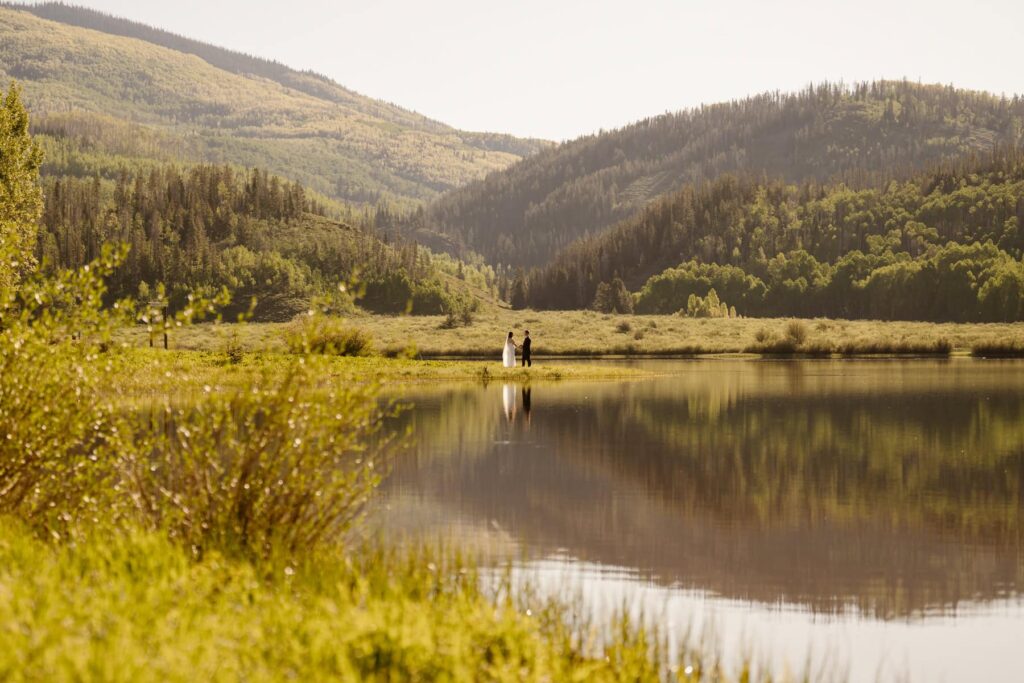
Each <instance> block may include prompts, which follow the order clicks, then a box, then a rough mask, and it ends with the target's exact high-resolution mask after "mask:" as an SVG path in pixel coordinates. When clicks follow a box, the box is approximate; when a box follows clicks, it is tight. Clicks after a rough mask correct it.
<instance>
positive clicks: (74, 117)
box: [0, 4, 546, 202]
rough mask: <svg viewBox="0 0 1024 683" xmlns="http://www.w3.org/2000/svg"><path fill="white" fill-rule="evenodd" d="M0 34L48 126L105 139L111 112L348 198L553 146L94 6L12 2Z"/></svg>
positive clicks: (203, 150) (186, 147)
mask: <svg viewBox="0 0 1024 683" xmlns="http://www.w3.org/2000/svg"><path fill="white" fill-rule="evenodd" d="M0 37H2V40H0V79H2V80H4V81H6V80H8V79H11V78H15V79H17V80H18V81H19V82H20V83H21V84H22V85H23V87H24V91H25V100H26V102H27V103H28V105H29V107H30V109H31V111H32V112H33V120H34V121H35V122H36V124H37V130H39V131H41V132H43V133H45V134H48V135H51V136H56V137H64V138H69V139H71V141H72V142H71V143H70V144H73V145H76V146H78V147H81V146H83V145H85V146H87V147H88V146H90V145H91V146H93V147H95V146H96V145H97V144H98V142H97V140H99V141H100V142H102V140H103V139H104V136H99V137H97V136H95V135H92V131H93V130H94V129H95V128H96V127H97V121H100V122H102V123H103V125H104V126H106V127H109V128H114V129H115V133H114V134H113V136H112V137H114V138H123V137H124V135H123V134H122V133H123V132H124V131H117V127H118V126H117V124H118V123H122V124H123V123H124V122H132V124H133V125H135V126H139V125H141V126H144V127H145V128H146V129H147V134H148V135H150V136H156V137H159V138H160V139H161V140H162V143H161V145H160V146H159V149H165V150H169V153H168V154H167V155H166V156H169V157H171V158H175V159H176V160H188V161H215V162H227V163H234V164H239V165H242V166H261V167H264V168H267V169H268V170H270V171H271V172H273V173H277V174H279V175H282V176H285V177H288V178H291V179H293V180H297V181H300V182H302V183H303V184H304V185H306V186H307V187H309V188H311V189H314V190H316V191H318V192H321V193H323V194H326V195H328V196H331V197H334V198H337V199H342V200H346V201H354V202H374V201H377V200H378V199H380V198H382V197H384V198H389V199H397V200H406V201H410V202H412V201H421V200H424V199H429V198H431V197H434V196H436V195H438V194H439V193H441V192H443V191H445V190H448V189H451V188H454V187H457V186H459V185H462V184H464V183H466V182H468V181H470V180H472V179H474V178H478V177H481V176H482V175H484V174H485V173H487V172H489V171H494V170H498V169H502V168H505V167H506V166H508V165H509V164H511V163H513V162H515V161H517V160H519V159H520V158H521V157H522V156H525V155H528V154H530V153H532V152H534V151H536V150H538V149H540V148H541V147H543V146H544V145H545V144H546V143H542V142H540V141H536V140H520V139H516V138H513V137H511V136H502V135H492V134H486V133H465V132H462V131H459V130H456V129H454V128H451V127H449V126H446V125H444V124H441V123H438V122H436V121H432V120H430V119H428V118H426V117H424V116H421V115H419V114H416V113H414V112H410V111H406V110H403V109H401V108H399V107H396V106H394V105H391V104H387V103H384V102H380V101H376V100H373V99H371V98H368V97H364V96H362V95H359V94H357V93H354V92H352V91H350V90H347V89H345V88H343V87H341V86H339V85H338V84H336V83H334V82H333V81H330V80H329V79H327V78H325V77H322V76H318V75H316V74H312V73H308V72H299V71H295V70H292V69H289V68H287V67H285V66H283V65H280V64H277V63H275V62H270V61H266V60H261V59H257V58H254V57H249V56H246V55H241V54H238V53H234V52H230V51H228V50H224V49H221V48H216V47H213V46H210V45H205V44H203V43H199V42H197V41H193V40H189V39H187V38H182V37H180V36H175V35H173V34H170V33H167V32H165V31H160V30H157V29H153V28H150V27H147V26H144V25H141V24H135V23H133V22H129V21H126V20H122V19H116V18H114V17H109V16H106V15H103V14H100V13H97V12H93V11H91V10H85V9H80V8H74V7H68V6H65V5H58V4H46V5H38V6H20V5H11V4H6V5H0ZM58 114H59V115H60V116H59V118H58V119H57V122H56V123H53V116H54V115H58ZM106 137H107V138H109V137H111V136H110V135H109V134H108V135H107V136H106ZM132 137H134V136H132ZM100 151H103V150H102V147H101V148H100Z"/></svg>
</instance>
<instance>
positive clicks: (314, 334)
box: [285, 314, 373, 356]
mask: <svg viewBox="0 0 1024 683" xmlns="http://www.w3.org/2000/svg"><path fill="white" fill-rule="evenodd" d="M285 341H286V343H287V344H288V349H289V350H290V351H291V352H292V353H299V354H307V353H317V354H323V355H328V356H369V355H371V354H372V353H373V338H372V337H371V336H370V334H369V333H368V332H365V331H364V330H361V329H359V328H357V327H350V326H349V325H347V324H345V322H344V321H343V320H341V319H339V318H332V317H328V316H324V315H319V314H318V315H313V316H303V317H302V318H300V319H299V321H298V322H297V323H296V324H295V325H294V326H293V327H292V329H291V330H289V332H288V334H287V335H286V340H285Z"/></svg>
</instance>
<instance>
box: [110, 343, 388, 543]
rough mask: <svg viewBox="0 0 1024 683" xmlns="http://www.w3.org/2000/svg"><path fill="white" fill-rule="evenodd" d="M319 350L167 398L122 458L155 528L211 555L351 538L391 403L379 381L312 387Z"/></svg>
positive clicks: (374, 474)
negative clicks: (233, 384)
mask: <svg viewBox="0 0 1024 683" xmlns="http://www.w3.org/2000/svg"><path fill="white" fill-rule="evenodd" d="M319 370H320V369H319V368H318V363H317V359H316V358H313V357H308V358H307V359H306V360H305V362H304V363H301V364H299V363H295V364H292V366H291V367H290V369H289V371H288V373H287V374H286V375H285V376H284V377H282V378H274V379H273V380H272V381H271V380H265V381H256V382H254V383H253V384H252V385H251V386H247V387H244V388H242V389H239V390H237V391H233V392H229V393H226V394H211V395H208V396H206V397H205V398H203V399H202V400H199V401H197V402H195V403H194V404H193V405H190V406H187V407H173V406H171V405H165V406H164V407H163V408H162V409H161V410H160V411H158V412H154V413H151V414H150V415H149V416H148V418H147V419H145V420H144V421H143V423H142V424H141V429H140V430H139V431H138V434H139V436H138V437H137V444H136V448H134V449H133V451H132V452H133V453H134V454H145V456H142V455H135V456H134V457H132V458H130V459H127V460H126V462H125V463H124V465H123V467H124V469H125V472H127V478H128V481H130V482H131V484H132V492H133V496H132V497H133V500H134V501H135V504H136V509H137V510H138V512H139V513H140V515H141V517H142V519H143V520H145V521H146V522H147V524H148V526H150V527H152V528H155V529H164V530H166V531H167V532H168V533H169V534H170V536H171V538H173V539H176V540H180V541H181V542H182V544H183V545H184V546H185V547H188V548H191V549H192V550H193V552H196V553H197V554H202V553H204V552H205V551H206V550H208V549H210V548H215V549H218V550H220V551H222V552H231V553H242V554H245V555H247V556H252V557H258V558H265V557H269V556H271V555H274V554H276V553H283V554H284V555H286V556H293V555H296V554H300V553H308V552H311V551H313V550H315V549H316V548H317V547H319V546H320V545H323V544H333V543H336V542H338V541H339V540H341V539H342V538H343V537H344V534H345V533H346V532H347V531H348V530H349V528H350V526H351V525H352V523H353V522H354V521H355V519H356V518H357V516H358V515H359V513H360V512H361V510H362V506H363V505H364V504H365V502H366V501H367V499H368V497H369V495H370V493H371V492H372V491H373V489H374V487H375V486H376V485H377V483H378V481H379V477H380V472H381V470H382V467H381V465H382V464H383V463H382V459H383V454H384V453H385V452H386V449H385V448H384V443H383V442H381V441H380V440H378V443H376V444H375V447H374V448H373V449H372V450H368V447H367V444H369V443H370V441H371V439H373V438H374V437H375V434H376V432H377V430H378V429H379V427H380V425H381V421H382V419H383V416H384V414H385V413H384V412H383V411H382V410H381V408H379V407H378V404H377V402H376V401H375V400H374V399H375V395H376V390H375V388H373V387H372V386H370V387H367V386H365V385H364V386H355V387H346V388H344V389H337V388H333V387H332V388H329V389H324V390H318V391H313V390H311V387H315V386H316V384H317V377H318V376H321V375H322V373H321V372H320V371H319Z"/></svg>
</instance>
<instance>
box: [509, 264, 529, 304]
mask: <svg viewBox="0 0 1024 683" xmlns="http://www.w3.org/2000/svg"><path fill="white" fill-rule="evenodd" d="M527 297H528V290H527V288H526V276H525V275H524V274H523V270H522V269H521V268H520V269H519V270H518V271H516V279H515V280H513V281H512V291H511V293H510V294H509V304H511V306H512V308H514V309H516V310H521V309H524V308H526V302H527Z"/></svg>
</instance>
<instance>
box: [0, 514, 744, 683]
mask: <svg viewBox="0 0 1024 683" xmlns="http://www.w3.org/2000/svg"><path fill="white" fill-rule="evenodd" d="M0 635H2V641H3V647H0V678H3V679H4V680H11V681H73V680H110V681H115V680H123V681H195V680H202V681H208V680H225V681H227V680H261V681H262V680H266V681H270V680H286V679H293V680H303V681H309V680H370V681H374V680H380V681H385V680H388V681H395V680H450V681H478V680H495V681H499V680H507V681H517V680H552V681H553V680H588V681H659V680H666V678H665V677H666V676H667V675H669V672H670V665H669V660H668V656H667V648H666V643H665V641H664V640H663V639H661V638H659V637H658V636H657V635H656V634H655V633H652V632H651V631H650V630H647V629H645V628H643V627H642V626H640V625H638V624H636V623H631V622H629V621H628V620H624V619H620V620H618V621H613V622H611V623H608V624H606V625H604V626H603V627H601V626H596V625H588V624H587V623H585V622H583V621H580V620H579V619H578V618H575V619H574V618H573V617H572V616H571V615H570V613H569V611H568V609H567V604H566V603H564V602H560V601H555V600H550V599H540V598H536V597H527V596H526V595H525V594H521V595H520V596H518V597H516V596H513V595H511V594H510V593H509V592H508V587H507V585H506V586H505V587H504V588H503V587H502V586H501V585H496V586H494V587H492V588H488V585H487V584H486V583H485V582H481V581H480V580H479V576H478V574H477V572H476V570H475V569H474V566H473V564H472V563H468V562H466V561H465V560H461V559H459V558H458V557H457V556H456V555H454V554H452V553H448V552H443V551H436V550H435V551H430V550H422V549H421V550H412V551H408V552H405V553H398V552H391V551H380V550H356V551H353V552H350V553H348V554H345V555H342V554H340V553H337V552H335V553H330V552H328V553H324V554H322V555H319V556H316V557H313V558H309V559H307V560H306V561H304V562H299V563H278V564H272V565H256V564H252V563H249V562H245V561H240V560H237V559H230V558H227V557H224V556H222V555H218V554H215V553H214V554H209V555H207V556H206V557H204V558H203V559H202V560H201V561H196V560H194V559H193V558H191V557H190V556H189V555H188V553H186V552H185V551H184V550H183V549H182V548H181V547H180V546H178V545H175V544H174V543H172V542H170V541H169V540H167V538H166V537H164V536H161V535H159V534H155V533H144V532H140V531H137V530H127V531H120V532H109V531H100V530H96V531H94V532H93V533H92V534H91V535H90V536H89V537H88V538H84V539H81V540H80V541H79V542H77V543H74V544H53V543H47V542H45V541H42V540H39V539H38V538H36V537H34V536H33V535H32V534H31V533H30V532H28V531H27V530H25V529H24V528H22V527H21V526H20V525H19V524H17V523H16V522H14V521H13V520H11V519H9V518H7V519H5V518H0ZM599 642H601V643H604V644H603V645H598V644H597V643H599ZM673 664H674V665H675V668H676V669H677V670H679V671H683V670H685V669H686V667H690V672H691V674H692V675H691V676H690V677H689V678H685V679H683V680H691V681H698V680H725V679H724V678H723V677H721V676H722V673H723V672H722V671H721V668H720V666H719V665H718V664H717V663H716V662H715V661H714V660H712V659H710V658H707V657H701V656H700V655H699V654H698V653H697V652H696V651H691V650H689V649H686V648H683V649H682V652H681V654H680V655H679V656H678V658H676V659H675V660H674V661H673ZM742 670H743V665H742V663H740V664H739V670H738V671H736V672H735V673H737V674H742Z"/></svg>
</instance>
